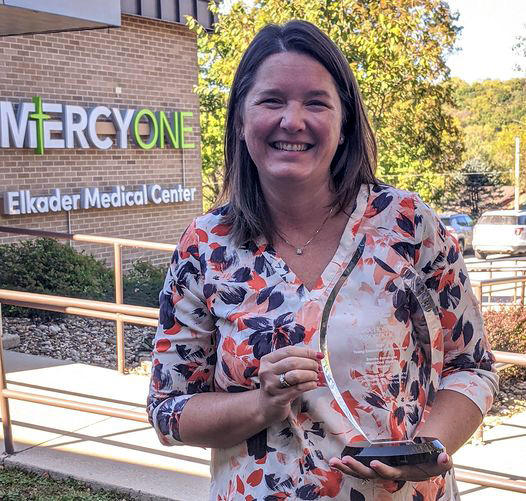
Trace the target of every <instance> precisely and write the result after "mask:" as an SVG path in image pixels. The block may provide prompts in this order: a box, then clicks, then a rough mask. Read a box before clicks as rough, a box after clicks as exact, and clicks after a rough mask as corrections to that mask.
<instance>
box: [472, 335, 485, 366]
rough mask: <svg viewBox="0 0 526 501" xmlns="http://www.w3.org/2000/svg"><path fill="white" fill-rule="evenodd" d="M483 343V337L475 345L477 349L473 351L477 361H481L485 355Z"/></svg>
mask: <svg viewBox="0 0 526 501" xmlns="http://www.w3.org/2000/svg"><path fill="white" fill-rule="evenodd" d="M481 345H482V339H479V340H478V341H477V344H476V345H475V351H474V352H473V358H474V359H475V362H480V361H481V360H482V357H483V356H484V349H483V348H482V346H481Z"/></svg>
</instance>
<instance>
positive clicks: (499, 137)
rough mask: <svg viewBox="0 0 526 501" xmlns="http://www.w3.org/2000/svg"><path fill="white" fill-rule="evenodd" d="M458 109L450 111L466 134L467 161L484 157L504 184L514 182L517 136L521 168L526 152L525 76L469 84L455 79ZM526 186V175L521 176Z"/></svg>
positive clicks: (525, 186) (522, 185)
mask: <svg viewBox="0 0 526 501" xmlns="http://www.w3.org/2000/svg"><path fill="white" fill-rule="evenodd" d="M451 85H452V88H453V93H454V96H455V100H456V101H457V109H456V110H455V109H452V110H451V113H452V114H453V115H454V116H455V118H456V119H457V120H458V122H459V125H460V127H461V129H462V131H463V133H464V139H465V153H464V162H469V161H472V160H474V159H477V158H485V159H486V160H487V162H489V163H490V164H491V165H492V166H493V169H494V170H495V171H496V172H497V173H500V179H501V181H502V182H503V183H508V184H512V183H513V171H514V165H515V137H519V138H520V139H521V152H522V154H521V157H522V158H521V166H522V167H521V169H522V171H523V173H524V167H525V164H524V161H525V159H526V155H525V154H524V151H526V108H525V107H524V95H525V93H526V78H515V79H512V80H507V81H499V80H485V81H483V82H476V83H474V84H471V85H470V84H467V83H466V82H463V81H462V80H459V79H453V81H452V84H451ZM521 187H522V189H523V190H524V189H525V188H526V176H524V175H522V176H521Z"/></svg>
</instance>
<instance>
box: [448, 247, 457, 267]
mask: <svg viewBox="0 0 526 501" xmlns="http://www.w3.org/2000/svg"><path fill="white" fill-rule="evenodd" d="M457 259H458V252H457V250H456V249H455V246H454V245H452V246H451V247H450V248H449V252H448V253H447V262H448V263H449V264H453V263H454V262H456V261H457Z"/></svg>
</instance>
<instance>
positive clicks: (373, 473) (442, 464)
mask: <svg viewBox="0 0 526 501" xmlns="http://www.w3.org/2000/svg"><path fill="white" fill-rule="evenodd" d="M329 465H330V466H331V467H333V468H336V469H337V470H340V471H341V472H343V473H345V474H347V475H351V476H352V477H356V478H360V479H362V480H394V481H400V480H406V481H410V482H420V481H422V480H427V479H428V478H431V477H436V476H438V475H442V474H444V473H446V472H447V471H448V470H449V469H451V467H452V466H453V461H452V460H451V457H450V456H449V455H448V454H447V453H446V452H442V453H441V454H440V455H439V456H438V458H437V461H436V463H424V464H419V465H410V466H389V465H387V464H385V463H381V462H380V461H378V460H374V461H371V465H370V467H368V466H365V465H363V464H362V463H360V462H359V461H357V460H356V459H353V458H352V457H351V456H344V457H343V458H342V459H340V458H336V457H334V458H332V459H331V460H330V461H329Z"/></svg>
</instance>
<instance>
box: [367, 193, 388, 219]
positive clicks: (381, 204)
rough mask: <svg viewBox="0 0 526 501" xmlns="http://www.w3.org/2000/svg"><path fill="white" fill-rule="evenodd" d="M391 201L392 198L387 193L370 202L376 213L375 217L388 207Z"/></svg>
mask: <svg viewBox="0 0 526 501" xmlns="http://www.w3.org/2000/svg"><path fill="white" fill-rule="evenodd" d="M392 201H393V196H392V195H390V194H389V193H381V194H380V195H378V196H377V197H376V198H375V199H374V200H373V202H372V204H371V206H372V208H373V209H374V210H375V211H376V214H375V216H376V215H378V214H380V212H382V211H383V210H385V209H386V208H387V207H389V204H390V203H391V202H392Z"/></svg>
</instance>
